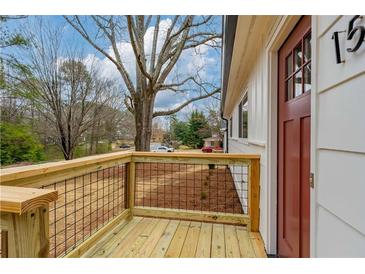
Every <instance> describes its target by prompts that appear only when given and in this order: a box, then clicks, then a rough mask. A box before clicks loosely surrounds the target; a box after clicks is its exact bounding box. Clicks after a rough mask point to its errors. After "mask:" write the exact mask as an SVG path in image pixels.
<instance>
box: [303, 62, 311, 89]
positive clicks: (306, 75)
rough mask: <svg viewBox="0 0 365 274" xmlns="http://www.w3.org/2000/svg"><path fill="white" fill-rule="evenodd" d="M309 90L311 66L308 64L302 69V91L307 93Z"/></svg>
mask: <svg viewBox="0 0 365 274" xmlns="http://www.w3.org/2000/svg"><path fill="white" fill-rule="evenodd" d="M310 90H311V64H310V63H309V64H308V65H306V66H305V67H304V90H303V92H307V91H310Z"/></svg>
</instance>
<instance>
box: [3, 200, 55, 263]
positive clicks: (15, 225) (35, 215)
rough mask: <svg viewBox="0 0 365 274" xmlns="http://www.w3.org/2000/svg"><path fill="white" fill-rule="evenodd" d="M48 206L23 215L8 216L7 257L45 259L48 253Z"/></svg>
mask: <svg viewBox="0 0 365 274" xmlns="http://www.w3.org/2000/svg"><path fill="white" fill-rule="evenodd" d="M48 216H49V212H48V206H41V207H38V208H35V209H31V210H29V211H27V212H26V213H24V214H21V215H20V214H17V213H9V214H8V229H9V230H8V257H9V258H47V257H48V253H49V228H48V226H49V223H48Z"/></svg>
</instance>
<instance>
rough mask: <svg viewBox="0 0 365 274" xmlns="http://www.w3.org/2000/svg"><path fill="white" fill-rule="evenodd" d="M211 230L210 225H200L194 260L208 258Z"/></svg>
mask: <svg viewBox="0 0 365 274" xmlns="http://www.w3.org/2000/svg"><path fill="white" fill-rule="evenodd" d="M212 228H213V225H212V224H211V223H202V227H201V229H200V235H199V240H198V246H197V248H196V253H195V257H196V258H210V250H211V246H212Z"/></svg>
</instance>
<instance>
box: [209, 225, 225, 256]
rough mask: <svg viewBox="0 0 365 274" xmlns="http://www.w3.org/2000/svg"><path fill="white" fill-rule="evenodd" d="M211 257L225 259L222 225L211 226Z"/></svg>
mask: <svg viewBox="0 0 365 274" xmlns="http://www.w3.org/2000/svg"><path fill="white" fill-rule="evenodd" d="M211 257H212V258H225V257H226V249H225V243H224V225H222V224H213V233H212V252H211Z"/></svg>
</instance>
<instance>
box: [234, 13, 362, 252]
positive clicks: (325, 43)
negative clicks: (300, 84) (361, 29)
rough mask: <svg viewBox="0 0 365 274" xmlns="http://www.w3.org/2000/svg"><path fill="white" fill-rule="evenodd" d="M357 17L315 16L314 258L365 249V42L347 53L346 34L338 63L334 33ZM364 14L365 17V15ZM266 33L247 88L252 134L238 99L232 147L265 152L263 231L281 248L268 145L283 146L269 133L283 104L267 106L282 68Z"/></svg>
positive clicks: (268, 246)
mask: <svg viewBox="0 0 365 274" xmlns="http://www.w3.org/2000/svg"><path fill="white" fill-rule="evenodd" d="M364 18H365V17H364ZM350 19H351V16H343V17H341V16H314V17H312V31H313V38H312V40H313V41H312V45H313V48H312V51H313V54H312V56H313V60H312V67H313V69H312V126H311V131H312V132H311V134H312V136H311V157H312V158H311V172H314V174H315V188H314V189H313V190H311V256H315V257H361V256H362V257H363V256H365V199H364V195H365V121H364V117H365V44H363V45H362V47H361V48H360V49H359V50H358V52H356V53H348V52H346V48H347V47H349V46H351V45H350V44H349V43H351V41H350V42H348V41H345V35H343V36H341V48H342V54H343V59H345V63H343V64H336V62H335V52H334V44H333V40H332V39H331V37H332V33H333V31H339V30H345V29H346V28H347V24H348V21H349V20H350ZM362 20H363V23H362V24H364V21H365V19H362ZM265 39H266V40H267V39H268V37H266V38H265ZM265 39H262V41H261V42H262V46H261V47H257V48H256V52H252V54H254V55H256V59H255V60H256V63H255V66H254V68H253V70H252V72H251V74H250V77H249V80H248V84H247V87H246V88H247V92H248V109H249V110H248V111H249V114H248V117H249V119H248V139H240V138H238V122H237V121H238V117H237V115H238V104H239V102H237V105H236V108H235V110H234V112H233V136H232V138H229V144H228V149H229V152H231V153H235V152H237V153H258V154H260V155H261V166H260V168H261V172H260V176H261V178H260V233H261V235H262V238H263V240H264V242H265V247H266V249H267V252H268V253H275V252H276V246H275V243H274V244H273V242H275V240H274V241H273V240H272V239H273V238H275V234H274V235H273V231H275V228H274V225H273V224H275V219H276V215H275V214H274V213H273V212H275V210H273V209H272V208H271V207H273V208H275V205H273V203H272V202H271V204H270V199H271V201H272V197H270V195H271V194H272V192H273V190H272V186H270V185H269V182H271V184H273V183H272V182H275V180H276V178H273V177H272V176H270V175H269V174H271V173H268V172H269V169H271V168H274V167H272V166H271V162H268V161H269V160H270V159H271V160H272V159H273V158H272V156H270V157H271V158H270V159H267V158H268V155H271V154H270V151H268V149H270V150H271V153H274V154H275V155H276V150H275V149H276V148H275V147H272V148H270V147H268V144H270V143H271V142H270V140H267V138H268V137H266V136H270V132H269V131H268V129H269V125H271V126H273V125H274V124H275V122H274V121H275V119H274V120H272V119H271V116H273V117H276V116H275V114H274V112H275V113H276V108H274V109H273V110H272V111H271V112H272V113H268V112H269V106H271V108H272V106H273V105H274V106H275V104H276V102H275V100H276V97H275V96H269V92H271V91H273V90H275V86H276V82H275V81H271V77H272V76H273V75H275V71H276V70H277V67H276V63H275V62H274V63H272V62H271V61H272V59H269V58H268V56H269V52H270V50H269V49H267V48H265V46H266V43H265V42H267V41H265ZM275 39H276V37H273V40H272V41H275ZM273 43H274V44H275V42H273ZM269 44H270V43H268V45H269ZM277 49H278V48H276V49H275V50H274V51H276V50H277ZM270 56H271V55H270ZM270 58H272V57H270ZM269 64H271V66H269ZM269 67H270V70H269ZM273 72H274V73H273ZM273 83H275V84H273ZM270 85H272V86H270ZM245 91H246V89H244V90H242V96H243V95H244V92H245ZM269 98H271V99H270V100H273V102H271V101H270V102H269V101H268V100H269ZM271 108H270V109H271ZM269 119H270V120H269ZM274 126H275V125H274ZM268 176H270V177H268ZM268 178H269V179H268ZM269 190H270V191H271V194H270V193H269V192H270V191H269ZM269 212H270V216H269ZM270 241H271V244H270Z"/></svg>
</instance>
